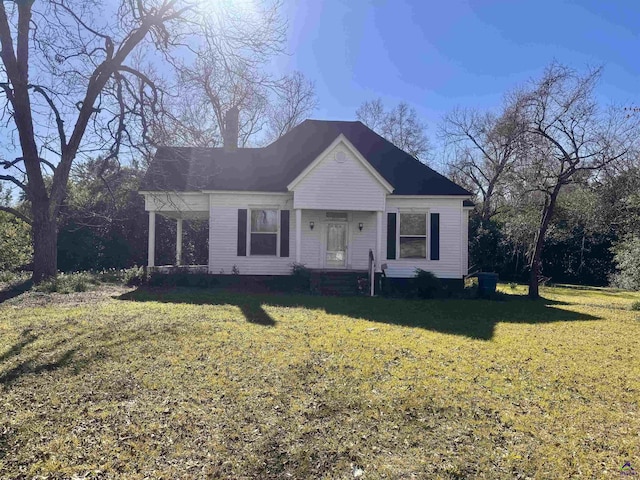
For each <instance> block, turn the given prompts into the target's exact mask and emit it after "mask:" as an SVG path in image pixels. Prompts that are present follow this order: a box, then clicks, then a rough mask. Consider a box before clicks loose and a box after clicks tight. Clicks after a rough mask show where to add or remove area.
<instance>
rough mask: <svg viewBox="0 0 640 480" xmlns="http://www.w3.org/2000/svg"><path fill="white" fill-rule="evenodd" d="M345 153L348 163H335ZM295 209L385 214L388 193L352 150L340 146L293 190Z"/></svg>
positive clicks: (341, 144) (340, 144)
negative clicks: (383, 212) (381, 212)
mask: <svg viewBox="0 0 640 480" xmlns="http://www.w3.org/2000/svg"><path fill="white" fill-rule="evenodd" d="M338 152H343V153H344V154H345V156H346V158H345V161H344V162H342V163H340V162H338V161H336V153H338ZM293 191H294V208H304V209H318V210H321V209H326V210H344V209H346V208H348V209H349V210H360V211H375V210H379V211H382V210H384V205H385V197H386V190H385V188H384V187H383V186H382V184H381V183H380V182H379V181H378V180H377V179H376V178H375V177H374V176H373V175H372V174H371V172H369V171H368V170H367V169H366V168H365V167H364V165H362V163H361V162H360V160H358V159H357V158H356V157H355V155H354V154H353V152H352V151H351V149H350V148H348V147H347V146H346V145H345V144H344V143H339V144H338V145H337V146H336V147H335V148H333V149H332V150H331V151H329V152H328V153H327V154H325V156H324V158H323V159H322V160H321V161H320V163H318V165H316V167H315V168H313V169H312V170H311V171H310V172H309V173H308V174H307V176H306V177H304V178H303V179H302V180H301V181H300V183H298V184H297V185H296V186H295V187H294V188H293Z"/></svg>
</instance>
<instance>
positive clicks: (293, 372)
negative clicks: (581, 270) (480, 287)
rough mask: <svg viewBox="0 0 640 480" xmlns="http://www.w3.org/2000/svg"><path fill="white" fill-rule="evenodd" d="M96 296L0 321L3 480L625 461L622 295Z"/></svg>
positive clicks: (635, 441) (629, 412) (531, 473)
mask: <svg viewBox="0 0 640 480" xmlns="http://www.w3.org/2000/svg"><path fill="white" fill-rule="evenodd" d="M580 292H582V291H580ZM109 293H110V294H109V295H104V296H102V297H98V296H96V293H95V292H94V293H91V294H86V295H91V296H88V297H87V298H88V299H90V301H88V302H86V303H82V302H81V301H79V299H80V298H82V297H81V295H83V294H77V295H76V296H74V300H73V301H72V302H71V303H65V302H64V301H63V300H61V299H62V298H64V297H62V296H59V295H57V294H54V295H51V296H49V297H48V303H47V302H45V303H43V302H42V297H38V298H40V300H39V302H40V303H36V304H34V303H33V302H31V303H30V301H28V298H30V297H29V295H27V297H18V298H15V299H13V300H11V301H10V302H6V303H5V304H4V305H3V306H0V390H2V396H1V397H0V398H1V400H0V406H1V408H0V477H1V478H5V477H6V478H33V477H41V478H71V477H73V476H74V475H75V476H76V477H80V478H83V477H85V476H86V477H87V478H185V477H186V478H212V477H213V478H247V479H248V478H265V479H269V478H274V479H275V478H305V479H306V478H332V479H333V478H345V479H346V478H353V471H354V468H356V467H358V468H361V469H362V470H363V471H364V477H363V478H365V479H377V478H476V477H482V478H495V479H497V478H505V479H506V478H509V479H511V478H570V477H596V478H610V477H611V476H617V475H619V469H620V467H621V466H622V464H623V463H624V461H626V460H629V461H631V462H632V464H633V465H635V466H636V469H638V464H640V441H639V437H638V432H639V431H640V409H639V407H638V399H639V398H640V380H639V379H640V350H639V348H640V347H639V342H638V340H639V339H640V318H639V316H640V315H639V314H638V313H637V312H633V311H631V310H629V307H630V305H631V303H633V301H637V300H638V299H640V297H639V296H638V295H637V294H628V293H624V294H623V293H621V292H619V293H620V295H616V296H615V297H610V296H609V293H610V292H601V291H595V290H590V291H588V294H586V295H583V294H576V292H575V291H573V290H570V289H546V290H544V294H545V296H546V297H547V299H546V300H542V301H539V302H531V301H529V300H527V299H523V298H518V297H517V296H513V297H512V299H510V300H508V301H504V302H488V301H469V300H457V301H414V302H410V301H401V300H387V299H369V298H345V299H342V298H321V297H305V296H299V297H294V296H285V295H282V296H276V295H271V296H267V295H262V296H261V295H253V296H244V295H241V294H229V293H224V292H214V293H208V292H206V291H202V290H171V291H167V290H164V291H145V290H139V291H129V292H127V291H124V290H123V291H118V292H115V291H112V292H109ZM112 297H113V298H112ZM622 307H624V308H622Z"/></svg>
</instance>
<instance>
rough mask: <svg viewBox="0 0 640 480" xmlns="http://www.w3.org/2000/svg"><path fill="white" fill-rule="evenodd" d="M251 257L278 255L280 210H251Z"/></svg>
mask: <svg viewBox="0 0 640 480" xmlns="http://www.w3.org/2000/svg"><path fill="white" fill-rule="evenodd" d="M250 222H251V225H250V227H251V229H250V235H251V241H250V250H249V252H250V254H251V255H274V256H275V255H277V254H278V210H251V218H250Z"/></svg>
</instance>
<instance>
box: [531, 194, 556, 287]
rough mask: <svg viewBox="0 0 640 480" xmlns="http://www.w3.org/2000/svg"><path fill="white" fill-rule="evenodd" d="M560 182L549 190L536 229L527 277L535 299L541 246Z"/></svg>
mask: <svg viewBox="0 0 640 480" xmlns="http://www.w3.org/2000/svg"><path fill="white" fill-rule="evenodd" d="M561 187H562V184H560V183H558V184H557V185H556V186H555V187H554V189H553V192H551V196H550V198H549V203H548V204H547V205H545V208H544V209H543V211H542V219H541V221H540V228H539V230H538V235H537V236H536V244H535V247H534V250H533V256H532V257H531V274H530V277H529V298H532V299H537V298H540V290H539V288H538V287H539V285H538V279H539V278H540V274H541V273H542V248H543V247H544V239H545V237H546V235H547V230H548V229H549V224H550V223H551V217H552V216H553V212H554V210H555V207H556V201H557V200H558V194H559V193H560V188H561Z"/></svg>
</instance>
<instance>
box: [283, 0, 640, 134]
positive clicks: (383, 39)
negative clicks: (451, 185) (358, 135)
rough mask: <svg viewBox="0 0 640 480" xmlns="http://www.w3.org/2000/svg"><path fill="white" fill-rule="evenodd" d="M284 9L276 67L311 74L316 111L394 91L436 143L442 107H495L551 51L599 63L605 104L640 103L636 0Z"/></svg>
mask: <svg viewBox="0 0 640 480" xmlns="http://www.w3.org/2000/svg"><path fill="white" fill-rule="evenodd" d="M284 13H285V14H286V15H287V17H288V20H289V40H288V49H289V51H290V53H291V55H290V56H288V57H286V58H282V59H280V60H279V65H278V67H279V68H281V69H284V70H287V71H290V70H300V71H302V72H303V73H304V74H305V75H306V76H307V77H308V78H311V79H313V80H314V81H315V82H316V88H317V93H318V97H319V108H318V110H317V111H316V114H315V117H316V118H323V119H340V120H350V119H353V118H354V116H355V110H356V108H357V107H358V106H359V105H360V104H361V103H362V102H363V101H365V100H369V99H373V98H377V97H381V98H382V99H383V101H384V102H385V103H386V104H389V105H393V104H395V103H397V102H399V101H401V100H404V101H406V102H408V103H409V104H411V105H413V106H414V107H415V108H416V110H417V111H418V113H419V115H420V116H421V117H422V118H423V119H424V120H425V121H426V122H427V123H428V125H429V135H430V137H431V138H432V141H434V143H436V142H435V140H436V139H435V133H436V130H437V124H438V122H439V121H440V118H441V117H442V115H443V114H444V113H446V112H448V111H449V110H451V109H452V108H454V107H455V106H469V107H476V108H480V109H489V108H494V107H497V106H499V105H500V102H501V98H502V95H503V94H504V93H505V92H506V91H507V90H509V89H510V88H512V87H514V86H516V85H519V84H521V83H524V82H525V81H526V80H527V79H529V78H532V77H536V76H538V75H539V74H540V73H541V71H542V69H543V68H544V67H545V66H546V65H547V64H549V63H550V62H551V61H552V60H554V59H555V60H557V61H559V62H561V63H563V64H567V65H570V66H572V67H574V68H576V69H584V68H586V67H587V66H590V65H591V66H598V65H603V66H604V68H605V69H604V73H603V77H602V81H601V84H600V87H599V89H598V92H597V93H598V96H599V97H600V98H601V100H602V101H603V103H610V102H615V103H622V104H638V103H640V99H639V97H640V0H609V1H604V0H600V1H595V0H594V1H592V0H581V1H577V0H574V1H564V0H537V1H533V0H532V1H517V0H510V1H506V0H501V1H499V0H442V1H433V0H422V1H420V0H392V1H386V0H285V12H284Z"/></svg>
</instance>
